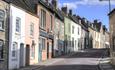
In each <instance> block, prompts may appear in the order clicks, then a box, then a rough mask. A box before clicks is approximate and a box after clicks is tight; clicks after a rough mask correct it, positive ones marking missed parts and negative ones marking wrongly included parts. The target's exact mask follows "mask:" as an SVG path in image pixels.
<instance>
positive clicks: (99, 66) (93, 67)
mask: <svg viewBox="0 0 115 70" xmlns="http://www.w3.org/2000/svg"><path fill="white" fill-rule="evenodd" d="M103 52H105V50H99V49H87V50H84V51H78V52H75V53H71V54H68V55H65V56H61V57H58V58H53V59H50V60H47V61H44V62H39V63H38V64H35V65H33V66H28V67H24V68H21V69H18V70H114V69H111V68H112V66H111V65H110V64H109V61H110V58H109V57H104V58H102V56H103V54H104V53H103Z"/></svg>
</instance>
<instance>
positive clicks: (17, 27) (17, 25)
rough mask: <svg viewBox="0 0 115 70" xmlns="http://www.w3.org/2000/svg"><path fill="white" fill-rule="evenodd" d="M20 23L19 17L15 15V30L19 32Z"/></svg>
mask: <svg viewBox="0 0 115 70" xmlns="http://www.w3.org/2000/svg"><path fill="white" fill-rule="evenodd" d="M20 24H21V19H20V18H19V17H17V18H16V32H20Z"/></svg>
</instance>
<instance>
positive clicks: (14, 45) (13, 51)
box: [12, 42, 18, 59]
mask: <svg viewBox="0 0 115 70" xmlns="http://www.w3.org/2000/svg"><path fill="white" fill-rule="evenodd" d="M17 48H18V43H17V42H13V44H12V57H13V59H17Z"/></svg>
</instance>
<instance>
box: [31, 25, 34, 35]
mask: <svg viewBox="0 0 115 70" xmlns="http://www.w3.org/2000/svg"><path fill="white" fill-rule="evenodd" d="M30 35H31V36H33V35H34V24H33V23H31V24H30Z"/></svg>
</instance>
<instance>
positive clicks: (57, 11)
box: [55, 9, 64, 21]
mask: <svg viewBox="0 0 115 70" xmlns="http://www.w3.org/2000/svg"><path fill="white" fill-rule="evenodd" d="M55 14H56V16H57V17H58V18H59V19H61V20H62V21H64V16H63V14H62V11H61V10H60V9H55Z"/></svg>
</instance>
